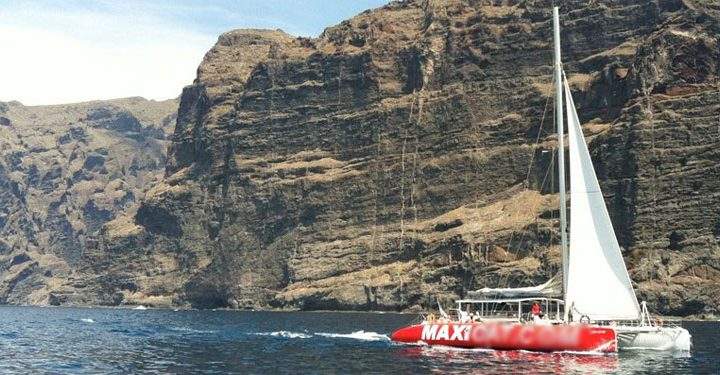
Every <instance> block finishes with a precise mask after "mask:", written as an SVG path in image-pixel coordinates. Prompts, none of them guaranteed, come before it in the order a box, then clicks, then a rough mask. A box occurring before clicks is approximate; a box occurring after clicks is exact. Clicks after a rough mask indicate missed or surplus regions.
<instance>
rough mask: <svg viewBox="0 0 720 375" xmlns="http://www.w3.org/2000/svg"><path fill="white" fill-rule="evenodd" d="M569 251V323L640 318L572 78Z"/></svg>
mask: <svg viewBox="0 0 720 375" xmlns="http://www.w3.org/2000/svg"><path fill="white" fill-rule="evenodd" d="M564 84H565V106H566V111H567V123H568V137H569V145H568V146H569V153H570V251H569V261H568V267H567V270H568V271H567V273H568V274H567V275H566V276H565V277H567V291H566V300H565V307H566V308H569V309H570V319H571V320H574V321H578V320H580V319H581V317H582V316H583V315H585V316H587V317H589V318H590V319H592V320H635V319H639V317H640V308H639V306H638V303H637V299H636V298H635V291H634V290H633V287H632V284H631V282H630V277H629V275H628V272H627V268H626V267H625V262H624V260H623V257H622V253H621V252H620V246H619V245H618V242H617V238H616V237H615V231H614V230H613V227H612V223H611V222H610V216H609V215H608V211H607V208H606V207H605V200H604V199H603V195H602V192H601V191H600V185H599V184H598V180H597V176H596V175H595V169H594V168H593V165H592V160H591V159H590V153H589V152H588V148H587V144H586V143H585V138H584V136H583V133H582V128H581V127H580V121H579V120H578V116H577V112H576V111H575V104H574V102H573V99H572V96H571V94H570V88H569V87H568V84H567V80H564Z"/></svg>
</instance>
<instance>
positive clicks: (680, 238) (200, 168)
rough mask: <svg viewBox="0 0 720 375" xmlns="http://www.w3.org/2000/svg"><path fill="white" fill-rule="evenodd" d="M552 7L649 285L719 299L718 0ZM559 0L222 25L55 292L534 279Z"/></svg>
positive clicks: (253, 300) (270, 293)
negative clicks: (134, 188)
mask: <svg viewBox="0 0 720 375" xmlns="http://www.w3.org/2000/svg"><path fill="white" fill-rule="evenodd" d="M561 5H562V16H561V17H562V20H563V21H562V39H563V52H564V61H565V70H566V71H567V73H568V75H569V80H570V81H571V83H572V88H573V92H574V96H575V99H576V102H577V105H578V107H579V108H578V111H579V113H580V116H581V121H582V122H583V124H586V125H585V131H586V135H587V136H588V138H589V143H590V147H591V149H592V153H593V158H594V162H595V164H596V168H597V170H598V175H599V177H600V178H601V180H602V181H601V183H602V185H603V189H604V192H605V195H606V201H607V204H608V207H609V208H610V211H611V216H612V219H613V223H614V226H615V229H616V231H617V233H618V237H619V239H620V241H621V246H623V248H624V249H625V255H626V259H627V262H628V265H629V268H630V272H631V276H632V277H633V279H634V280H635V282H636V283H637V285H636V286H637V289H638V291H639V294H640V297H641V298H644V299H647V300H648V301H650V303H651V305H652V307H654V308H655V309H656V310H658V311H660V312H662V313H665V314H680V315H687V314H700V313H717V312H718V309H720V303H719V302H718V301H720V295H719V294H718V293H720V288H718V283H719V282H720V248H719V247H718V241H719V238H720V169H719V167H718V161H720V151H718V150H719V148H718V146H720V128H719V127H718V123H719V121H720V95H719V94H718V88H719V86H718V85H719V81H718V76H720V63H718V61H720V47H719V46H718V42H719V40H718V39H719V37H718V35H720V9H719V8H718V6H717V5H714V4H712V3H710V2H705V1H700V0H696V1H692V0H684V1H683V0H654V1H643V2H637V1H631V0H618V1H612V2H602V1H596V2H590V3H588V2H585V1H579V0H578V1H564V2H562V4H561ZM550 10H551V3H550V2H549V1H535V0H526V1H510V2H507V1H504V2H492V1H459V0H450V1H432V0H429V1H406V2H398V3H391V4H389V5H387V6H385V7H382V8H379V9H376V10H372V11H367V12H364V13H362V14H360V15H358V16H357V17H355V18H353V19H351V20H348V21H345V22H343V23H341V24H340V25H338V26H335V27H331V28H329V29H327V30H325V32H324V33H323V34H322V35H321V36H320V37H318V38H316V39H305V38H293V37H291V36H289V35H286V34H284V33H283V32H281V31H266V30H236V31H232V32H229V33H226V34H223V35H222V36H221V37H220V38H219V40H218V43H217V44H216V45H215V46H214V47H213V48H212V49H211V50H210V51H209V52H208V53H207V55H206V57H205V59H204V61H203V63H202V64H201V66H200V68H199V69H198V76H197V79H196V81H195V83H194V84H193V85H191V86H189V87H187V88H185V90H184V91H183V94H182V97H181V101H180V108H179V112H178V121H177V126H176V128H175V133H174V135H173V142H172V145H171V147H170V149H169V154H168V161H167V164H166V168H165V176H164V178H163V179H162V181H160V182H159V183H157V184H155V185H154V186H153V187H152V188H151V189H150V190H149V191H148V192H147V194H146V195H145V197H144V199H143V200H142V202H141V204H140V206H139V208H138V209H137V211H136V212H133V211H130V212H127V213H125V214H124V215H122V216H120V217H117V218H115V219H114V220H113V221H110V222H109V223H107V224H106V225H105V226H104V227H103V229H102V236H101V237H100V242H99V245H98V246H97V247H96V248H94V249H92V250H89V251H87V252H86V253H85V254H84V257H83V261H82V265H81V271H80V272H81V273H82V274H83V275H85V276H83V277H84V280H85V282H84V283H82V284H78V283H75V284H72V283H66V284H65V285H62V286H59V287H58V288H57V289H56V290H55V291H54V292H53V294H52V299H53V300H54V301H57V302H58V303H100V304H118V303H143V304H154V305H170V304H191V305H193V306H196V307H217V306H230V307H248V308H249V307H268V306H270V307H283V308H301V309H407V308H413V307H414V306H427V305H432V304H433V303H434V300H435V298H436V297H440V298H450V297H456V296H462V295H463V294H464V293H465V291H467V290H468V289H475V288H478V287H482V286H496V285H497V286H521V285H529V284H532V283H536V282H540V281H542V280H544V279H546V278H547V277H549V276H550V275H552V274H553V273H555V272H556V271H557V269H558V263H559V259H558V258H559V256H558V254H559V250H558V232H557V226H558V225H557V220H556V217H557V209H556V207H557V196H556V195H554V194H549V193H548V192H549V191H552V189H551V187H552V186H551V185H552V183H553V182H554V180H553V177H552V176H553V173H549V174H548V170H552V163H551V160H552V155H553V152H552V149H553V147H554V146H555V142H554V140H553V135H552V109H551V108H552V106H551V105H550V106H547V97H548V96H549V95H550V91H551V87H552V86H551V81H552V69H551V64H552V56H551V43H552V29H551V21H550V20H551V13H550ZM545 108H547V109H548V112H547V113H545V120H544V123H543V121H542V119H543V114H544V110H545ZM541 125H542V129H541ZM539 131H540V146H539V147H534V145H535V142H536V137H537V134H538V132H539Z"/></svg>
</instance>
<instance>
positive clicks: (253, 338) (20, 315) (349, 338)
mask: <svg viewBox="0 0 720 375" xmlns="http://www.w3.org/2000/svg"><path fill="white" fill-rule="evenodd" d="M414 320H416V316H413V315H401V314H377V313H304V312H294V313H292V312H237V311H172V310H152V309H150V310H129V309H128V310H126V309H89V308H40V307H10V306H2V307H0V373H3V374H6V373H7V374H27V373H53V374H55V373H70V374H85V373H117V374H124V373H158V374H160V373H162V374H165V373H203V374H227V373H243V374H244V373H292V374H296V373H429V372H433V373H458V374H467V373H483V374H515V373H524V372H525V373H528V372H529V373H533V374H545V373H547V374H555V373H571V374H572V373H575V374H587V373H592V374H595V373H616V374H697V373H708V374H718V373H720V364H719V363H720V345H718V344H717V343H718V342H720V323H718V322H686V323H684V326H685V327H686V328H688V329H689V330H690V333H691V334H692V335H693V344H694V347H693V350H692V352H691V353H690V354H685V353H665V352H627V353H620V354H618V355H605V356H597V355H576V354H560V353H556V354H539V353H528V352H497V351H486V350H458V349H451V348H429V347H421V346H409V345H397V344H393V343H392V342H390V341H389V339H388V335H389V334H390V332H391V331H392V330H393V329H394V328H396V327H399V326H402V325H406V324H408V323H411V322H413V321H414Z"/></svg>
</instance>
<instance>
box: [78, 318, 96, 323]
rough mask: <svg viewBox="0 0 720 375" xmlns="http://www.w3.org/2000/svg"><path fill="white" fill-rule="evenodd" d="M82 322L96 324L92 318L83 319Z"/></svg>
mask: <svg viewBox="0 0 720 375" xmlns="http://www.w3.org/2000/svg"><path fill="white" fill-rule="evenodd" d="M80 321H81V322H85V323H95V321H94V320H92V319H90V318H82V319H80Z"/></svg>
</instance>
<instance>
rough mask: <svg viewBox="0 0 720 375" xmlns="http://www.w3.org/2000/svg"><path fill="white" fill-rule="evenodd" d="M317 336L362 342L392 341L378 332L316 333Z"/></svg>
mask: <svg viewBox="0 0 720 375" xmlns="http://www.w3.org/2000/svg"><path fill="white" fill-rule="evenodd" d="M316 335H318V336H323V337H331V338H342V339H354V340H362V341H390V338H389V337H388V336H387V335H383V334H381V333H377V332H365V331H355V332H353V333H325V332H318V333H316Z"/></svg>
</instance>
